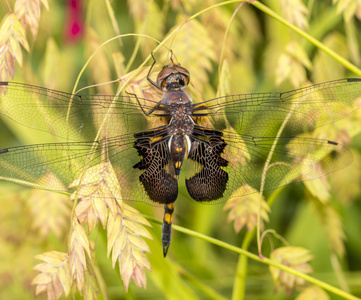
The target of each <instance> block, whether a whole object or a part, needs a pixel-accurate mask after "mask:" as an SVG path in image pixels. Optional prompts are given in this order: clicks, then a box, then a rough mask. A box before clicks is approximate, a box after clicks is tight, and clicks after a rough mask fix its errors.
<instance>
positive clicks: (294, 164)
mask: <svg viewBox="0 0 361 300" xmlns="http://www.w3.org/2000/svg"><path fill="white" fill-rule="evenodd" d="M154 64H155V61H154V63H153V65H152V68H153V66H154ZM152 68H151V69H152ZM150 72H151V71H149V73H148V76H147V79H148V81H149V82H150V83H151V84H152V85H154V86H155V87H156V88H157V89H159V90H161V91H162V92H163V97H162V98H161V99H160V101H154V100H150V99H143V98H139V97H137V96H136V95H133V94H127V95H123V96H114V95H90V96H87V95H78V94H75V95H72V94H69V93H64V92H59V91H55V90H50V89H46V88H41V87H36V86H32V85H27V84H21V83H14V82H2V83H0V84H1V85H0V91H1V92H2V95H1V96H0V114H1V115H2V116H3V117H8V118H10V119H12V120H14V121H16V122H18V123H20V124H22V125H25V126H27V127H30V128H34V129H37V130H41V131H46V132H50V133H51V134H52V135H54V136H55V137H57V138H58V139H63V140H62V141H61V142H59V143H48V144H35V145H27V146H19V147H11V148H5V149H2V150H0V167H1V168H0V178H1V179H5V180H6V179H8V180H9V179H10V180H11V179H14V178H15V179H17V180H18V181H17V182H20V183H23V184H26V183H27V182H31V183H35V184H36V185H37V186H38V187H39V188H44V189H51V190H53V191H60V192H67V193H73V192H74V189H76V187H74V185H72V184H71V183H72V182H73V181H74V180H76V179H77V178H79V177H80V175H81V174H82V173H83V172H84V170H88V169H90V168H92V167H94V166H97V165H98V164H101V163H104V162H105V161H106V162H110V163H111V165H112V167H113V168H114V171H115V173H116V177H117V178H116V181H117V182H111V185H112V186H113V185H114V184H118V183H119V185H120V187H121V195H122V200H131V201H144V202H148V203H150V204H162V205H164V210H165V212H164V219H163V233H162V242H163V253H164V256H165V255H166V254H167V251H168V248H169V245H170V234H171V224H172V214H173V211H174V203H175V201H176V199H177V196H178V181H180V182H184V181H185V186H186V188H187V191H188V194H189V196H190V197H191V198H192V199H194V200H195V201H197V202H206V203H214V202H221V201H224V200H226V199H228V198H230V197H238V196H243V195H246V194H249V193H253V192H254V191H255V190H257V189H258V190H259V189H260V186H261V182H262V185H263V190H272V189H277V188H279V187H280V186H283V185H285V184H288V183H289V182H291V181H297V180H298V181H301V180H310V179H315V178H319V177H321V176H323V175H325V174H327V173H330V172H333V171H336V170H339V169H341V168H343V167H345V166H347V165H348V164H350V163H351V161H352V154H351V152H350V151H349V150H348V149H347V148H346V147H345V146H344V145H343V144H342V143H340V142H339V141H338V140H337V138H334V139H335V140H336V141H332V140H327V139H316V138H314V137H312V135H311V134H312V133H314V130H315V129H316V128H318V127H320V126H323V125H326V124H331V123H333V122H335V121H336V120H339V119H342V118H344V117H345V116H347V115H349V114H350V113H351V112H352V111H354V110H357V109H359V108H360V106H361V79H341V80H336V81H331V82H325V83H321V84H316V85H312V86H309V87H305V88H301V89H297V90H293V91H288V92H284V93H276V92H272V93H254V94H239V95H232V96H224V97H219V98H215V99H211V100H208V101H204V102H200V103H193V102H192V100H191V99H190V97H189V96H188V95H187V94H186V93H185V92H184V89H185V88H186V86H187V85H188V84H189V81H190V74H189V72H188V71H187V70H186V69H185V68H183V67H181V66H180V65H177V64H174V63H173V62H172V63H170V64H169V65H167V66H165V67H164V68H163V69H162V70H161V71H160V72H159V74H158V77H157V80H156V82H154V81H152V80H151V79H150V77H149V74H150ZM181 169H182V172H181ZM52 174H55V175H56V177H55V176H54V175H52ZM182 174H184V175H182ZM265 174H266V175H265ZM180 176H181V177H180ZM182 176H184V178H183V177H182ZM114 181H115V179H114ZM78 196H82V195H81V194H80V195H78Z"/></svg>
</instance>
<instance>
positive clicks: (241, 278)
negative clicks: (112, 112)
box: [0, 0, 361, 299]
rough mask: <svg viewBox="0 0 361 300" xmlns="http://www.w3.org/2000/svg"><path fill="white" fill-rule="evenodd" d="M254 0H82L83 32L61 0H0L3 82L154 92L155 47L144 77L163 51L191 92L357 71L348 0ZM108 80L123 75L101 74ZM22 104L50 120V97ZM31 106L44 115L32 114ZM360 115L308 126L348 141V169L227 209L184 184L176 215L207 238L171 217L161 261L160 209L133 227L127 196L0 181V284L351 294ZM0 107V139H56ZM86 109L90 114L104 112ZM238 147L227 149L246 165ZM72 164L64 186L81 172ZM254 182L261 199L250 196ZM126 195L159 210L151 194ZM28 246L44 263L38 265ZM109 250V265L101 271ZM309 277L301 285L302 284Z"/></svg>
mask: <svg viewBox="0 0 361 300" xmlns="http://www.w3.org/2000/svg"><path fill="white" fill-rule="evenodd" d="M248 2H253V1H248ZM263 2H264V3H265V4H264V5H263V4H261V3H259V2H255V3H253V4H251V3H243V5H242V6H239V5H240V3H241V2H240V1H229V3H228V2H227V3H226V2H224V3H222V2H220V1H201V0H192V1H186V0H173V1H142V0H137V1H135V0H132V1H128V2H127V3H125V1H114V2H111V1H108V0H105V1H83V7H82V8H81V13H80V14H78V15H77V19H76V21H77V22H78V24H79V25H80V35H79V36H72V35H71V34H70V33H69V28H70V23H69V22H70V21H71V20H72V19H71V18H70V14H71V13H70V11H69V7H67V6H66V4H65V1H54V0H49V1H45V0H42V1H41V2H40V1H39V0H31V1H22V0H16V1H15V0H14V1H2V2H1V3H0V12H1V13H0V18H1V19H2V23H1V26H0V81H7V80H9V79H10V78H14V80H15V81H17V82H24V83H28V84H34V85H38V86H44V87H47V88H51V89H56V90H63V91H67V92H71V91H72V90H73V89H78V88H79V87H85V86H93V85H99V86H95V87H93V88H92V89H91V91H92V93H98V94H115V93H116V92H117V91H118V90H119V89H120V88H121V87H122V85H123V84H124V83H127V84H128V85H127V86H126V87H125V89H126V90H127V91H128V92H131V93H136V94H137V95H138V96H139V97H141V98H143V97H144V98H147V99H150V100H154V101H157V99H159V93H157V91H154V90H152V89H151V88H150V85H149V83H148V82H147V81H146V79H145V77H146V75H147V73H148V70H149V66H150V64H151V63H152V60H151V58H150V52H152V51H154V50H155V49H157V50H158V52H156V53H155V56H156V58H157V64H156V67H155V68H156V69H155V71H154V73H152V74H151V78H152V79H153V80H155V78H156V74H157V72H159V70H160V69H161V66H162V65H163V64H167V63H168V62H169V58H170V52H169V49H171V50H172V51H173V53H174V57H173V59H174V61H175V62H179V63H181V64H182V66H184V67H186V68H187V69H188V70H189V71H190V74H191V86H190V93H191V95H192V98H193V99H194V100H195V101H199V100H200V99H203V100H206V99H210V98H214V97H216V95H217V96H221V95H225V94H237V93H251V92H269V91H273V90H274V91H284V90H289V89H293V88H298V87H303V86H307V85H309V84H311V83H320V82H322V81H327V80H333V79H338V78H343V77H355V75H358V76H360V75H361V71H360V70H359V69H358V68H357V67H355V65H359V64H360V61H361V55H360V53H361V52H360V51H359V49H360V44H361V33H360V29H359V28H361V22H360V19H361V5H360V3H359V1H350V0H335V1H333V3H332V4H330V3H329V2H327V1H305V0H304V1H301V0H292V1H285V0H268V1H263ZM25 3H27V4H26V5H25ZM212 5H216V6H217V7H212ZM44 8H45V9H44ZM12 10H13V12H12ZM195 14H199V15H197V16H195ZM64 20H65V22H66V24H65V25H64ZM116 36H117V37H116ZM310 36H311V37H310ZM115 37H116V38H115ZM312 37H314V39H313V38H312ZM110 39H112V40H110ZM29 45H30V46H29ZM22 48H23V49H22ZM24 49H25V50H26V51H24ZM15 61H16V62H17V63H16V62H15ZM145 65H147V66H148V67H145ZM84 67H85V68H84ZM82 68H84V69H82ZM80 70H82V71H80ZM117 79H119V80H117ZM111 81H116V82H117V83H120V84H119V86H117V85H110V84H107V85H105V84H103V83H108V82H111ZM100 84H102V85H100ZM0 92H1V90H0ZM7 100H9V99H7ZM360 101H361V99H360ZM3 105H4V103H3V102H2V103H0V108H1V109H4V106H3ZM25 109H27V108H24V110H25ZM28 109H29V114H27V118H28V119H27V120H23V121H24V122H26V123H34V124H35V123H36V124H40V125H38V126H40V127H41V128H42V129H45V128H48V127H49V126H50V125H51V126H58V124H57V122H56V121H54V123H51V122H49V120H58V119H64V120H65V116H64V115H59V114H58V112H57V111H50V110H49V111H46V110H44V111H41V112H39V111H38V110H39V108H38V107H31V108H28ZM1 112H2V111H0V116H1ZM314 113H315V114H316V113H317V112H314ZM35 114H36V115H43V116H44V120H45V121H44V120H31V119H32V117H33V115H35ZM360 120H361V113H360V112H359V111H358V112H356V113H355V114H353V115H350V116H348V117H347V118H345V119H343V120H341V121H339V122H337V125H335V124H331V125H329V126H325V127H323V128H322V129H320V130H317V131H316V132H314V133H312V136H313V137H317V138H328V139H332V140H337V141H342V142H343V143H346V144H347V146H348V147H350V148H352V152H353V156H354V162H353V164H352V165H351V166H350V167H348V168H346V169H344V170H341V171H340V172H336V173H332V174H330V175H328V176H327V177H323V178H321V179H318V180H314V181H308V182H307V183H306V184H305V185H303V184H297V185H289V186H287V187H286V188H284V189H283V190H278V191H275V192H273V193H266V194H265V195H259V194H253V195H252V197H247V198H244V199H242V198H234V199H233V201H230V202H228V204H227V206H226V209H228V210H229V213H228V216H227V215H226V213H225V212H224V211H223V210H222V206H221V205H214V206H207V205H197V204H194V203H190V201H187V200H189V196H187V195H186V190H185V189H184V187H183V188H181V190H180V193H181V195H180V196H179V198H178V200H177V203H176V214H175V216H174V218H175V220H174V223H176V224H178V225H181V226H182V227H184V228H192V229H194V230H195V231H199V232H201V233H203V234H205V236H204V235H200V234H199V233H195V232H191V231H187V230H185V229H184V228H183V229H182V228H180V229H179V228H178V227H177V226H174V228H175V229H177V228H178V229H177V230H174V234H173V240H172V246H171V248H170V251H169V254H168V255H169V257H167V258H166V259H164V258H163V257H162V254H161V241H160V226H159V224H158V222H153V228H152V229H145V227H144V226H148V225H149V224H148V222H147V221H146V220H145V219H144V218H143V216H141V215H140V214H139V212H138V211H137V210H135V209H134V208H131V207H129V206H128V205H127V204H125V203H119V202H116V201H115V200H109V202H99V198H98V200H92V199H91V197H83V198H82V199H79V200H78V202H77V201H73V202H70V201H69V202H68V201H67V200H66V199H67V198H66V197H65V196H64V195H60V194H56V193H54V192H51V191H39V190H31V192H29V191H28V190H26V191H24V190H23V189H20V188H18V187H16V188H15V187H14V186H13V185H11V184H10V183H1V186H0V188H1V196H0V205H1V207H2V208H3V209H1V210H0V220H1V221H0V261H1V263H0V278H1V280H0V281H1V282H0V298H4V299H15V298H18V299H35V298H36V297H35V290H36V292H37V293H41V292H45V293H47V295H48V298H49V299H56V298H57V297H61V296H63V297H64V295H68V294H69V293H70V294H71V293H74V295H75V296H74V297H75V298H78V297H79V298H81V297H85V298H86V299H97V298H98V297H100V298H104V299H128V298H134V299H147V298H148V299H149V298H152V299H153V298H154V299H198V298H200V299H230V298H232V297H233V299H274V298H276V297H277V299H340V297H342V298H345V299H357V298H356V296H351V295H357V296H358V297H360V296H361V293H360V290H359V282H360V280H361V275H360V274H361V272H360V270H361V259H360V255H359V253H360V251H361V244H360V242H359V234H360V230H359V229H358V228H359V224H360V219H361V206H360V204H359V203H360V200H361V196H360V184H361V183H360V178H361V169H360V165H361V162H360V161H361V156H360V155H361V154H360V148H361V146H360V145H361V143H360V130H361V126H360ZM0 121H1V123H0V141H1V144H0V149H3V148H5V147H10V146H15V145H19V144H34V143H45V142H57V141H58V140H57V137H54V136H51V135H50V134H47V133H44V132H43V131H34V130H32V129H31V128H28V127H24V126H21V125H20V124H18V123H16V122H12V121H11V120H9V119H8V118H1V120H0ZM89 121H93V122H94V123H96V124H97V125H99V126H100V125H101V124H102V122H103V121H104V120H97V119H96V118H94V119H93V120H89ZM71 125H74V124H70V126H71ZM77 128H79V126H78V125H76V126H75V130H76V129H77ZM67 130H70V132H71V133H73V134H74V136H75V135H76V134H78V133H77V132H75V130H74V132H73V131H72V128H70V129H69V128H67ZM117 130H119V132H120V133H121V132H122V128H119V129H117ZM57 131H58V132H59V129H57ZM235 134H236V133H235ZM330 136H331V137H332V138H330ZM352 142H353V143H352ZM352 145H355V146H352ZM57 155H58V157H59V158H60V157H61V155H62V153H57ZM247 155H248V153H246V152H245V157H238V158H236V159H235V160H236V161H237V162H239V163H240V164H241V165H243V164H245V162H246V160H247ZM29 159H33V158H29ZM14 164H16V162H15V163H14ZM0 167H1V168H4V167H6V166H5V165H1V164H0ZM100 167H102V168H103V169H99V168H100ZM94 168H95V169H93V170H92V171H93V172H94V173H96V174H97V177H96V180H97V183H99V182H101V183H102V184H100V185H97V189H95V190H89V189H88V192H89V194H92V193H96V194H98V195H103V194H111V195H115V196H116V195H118V194H119V193H120V192H119V189H120V188H121V187H120V188H119V187H118V186H116V185H114V182H115V180H114V179H112V178H114V177H115V175H114V171H113V170H112V167H111V166H108V165H106V164H104V165H96V166H95V167H94ZM18 171H19V172H21V170H18ZM299 175H300V176H301V175H302V174H299ZM46 176H51V175H49V174H47V175H46ZM83 176H84V177H82V178H78V179H77V180H76V181H74V182H73V185H74V186H77V185H79V183H80V182H86V183H88V181H87V180H88V178H87V176H86V174H85V175H83ZM92 179H94V176H92ZM292 179H294V178H292ZM54 180H55V179H54ZM30 181H31V178H29V182H30ZM266 182H267V174H266ZM110 183H111V184H110ZM91 184H93V185H94V183H93V182H92V183H91ZM58 185H59V186H60V183H59V184H58ZM261 196H262V197H264V199H265V200H266V201H267V203H266V202H264V201H262V204H261V206H259V205H258V204H259V202H257V201H260V199H263V198H262V197H261ZM74 198H76V197H75V195H73V199H74ZM108 199H110V198H108ZM72 206H73V209H71V207H72ZM135 206H136V208H137V209H138V210H139V211H141V212H144V213H146V214H147V215H152V216H156V218H157V219H160V218H161V213H162V210H161V209H160V208H158V207H150V206H147V205H143V204H139V205H138V204H135ZM269 207H270V210H271V212H270V211H269ZM257 215H258V217H259V222H258V223H257ZM151 220H153V219H151ZM227 220H229V221H232V222H234V225H233V226H232V225H231V224H229V222H227ZM153 221H154V220H153ZM268 221H269V223H266V222H268ZM256 225H258V226H260V225H261V228H264V229H269V228H271V229H273V230H274V231H275V232H277V233H278V234H280V235H282V237H283V238H279V239H277V237H278V235H277V234H275V235H273V236H270V235H268V234H267V235H266V237H269V238H270V239H269V240H268V239H264V237H263V238H262V245H257V241H256V238H255V229H254V228H255V227H256ZM103 228H105V230H107V231H105V230H104V229H103ZM242 228H243V229H242ZM234 229H235V231H237V233H235V232H234ZM148 230H149V231H150V232H151V234H152V236H153V238H154V240H151V239H150V238H151V236H150V234H149V233H148ZM90 233H91V234H90ZM144 237H145V238H147V239H146V240H144V239H143V238H144ZM210 237H214V238H215V240H214V239H211V238H210ZM198 238H199V239H198ZM284 240H287V242H288V243H290V245H284V244H283V243H284ZM217 241H218V242H217ZM221 241H223V242H228V243H229V244H226V243H222V242H221ZM268 241H269V242H268ZM211 243H215V244H217V245H218V246H213V245H212V244H211ZM230 244H232V245H235V246H236V247H232V246H231V245H230ZM257 246H262V254H260V255H263V256H264V257H270V258H271V259H272V260H270V259H267V258H266V259H264V260H261V259H259V258H258V257H257V256H255V255H254V254H252V253H255V252H256V251H257V250H256V249H257ZM248 249H250V250H249V252H248ZM150 252H151V254H150ZM233 252H236V253H238V255H235V254H233ZM41 253H42V254H41ZM240 253H241V254H240ZM110 255H111V256H112V257H111V258H109V259H107V257H109V256H110ZM34 257H35V258H37V259H40V260H42V261H43V262H42V263H41V264H38V265H36V263H35V262H34V260H33V258H34ZM245 257H248V259H246V258H245ZM311 257H313V259H312V260H311V261H309V260H310V259H311ZM148 260H149V261H148ZM116 264H118V265H119V268H115V270H113V269H112V267H114V266H115V265H116ZM281 264H282V265H283V266H282V265H281ZM35 265H36V267H35V270H36V271H35V270H32V269H33V268H34V266H35ZM237 265H238V266H237ZM268 265H271V267H270V270H271V272H269V266H268ZM285 266H288V267H289V268H288V269H287V267H285ZM290 268H291V269H292V270H290ZM150 269H152V272H149V271H148V270H150ZM312 270H313V272H312ZM291 271H293V273H292V275H291V274H289V273H287V272H291ZM301 273H307V274H309V275H310V276H307V275H304V274H303V275H302V274H301ZM311 276H314V277H316V278H319V279H320V280H316V279H314V277H311ZM120 278H121V279H122V280H121V279H120ZM272 279H273V281H272ZM31 282H32V283H33V285H31V284H30V283H31ZM309 282H311V283H312V284H313V285H311V286H308V287H307V288H305V286H306V284H307V283H309ZM122 283H123V284H124V287H123V285H122ZM139 286H140V287H144V288H145V287H146V290H143V289H140V288H139ZM275 286H276V288H277V289H278V290H280V291H279V292H277V294H275V289H274V287H275ZM75 287H77V289H78V291H77V292H75ZM326 290H327V292H328V293H326V292H325V291H326ZM126 292H127V293H126ZM79 293H80V294H81V296H80V294H79ZM335 295H338V296H335ZM70 297H71V296H70ZM312 297H313V298H312ZM352 297H353V298H352Z"/></svg>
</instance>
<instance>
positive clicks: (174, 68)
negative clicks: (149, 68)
mask: <svg viewBox="0 0 361 300" xmlns="http://www.w3.org/2000/svg"><path fill="white" fill-rule="evenodd" d="M189 80H190V74H189V72H188V70H187V69H185V68H183V67H181V66H180V65H176V64H169V65H166V66H164V67H163V70H162V71H160V72H159V74H158V76H157V85H158V87H159V88H160V89H161V90H162V91H171V90H179V89H184V88H185V87H186V86H187V85H188V84H189Z"/></svg>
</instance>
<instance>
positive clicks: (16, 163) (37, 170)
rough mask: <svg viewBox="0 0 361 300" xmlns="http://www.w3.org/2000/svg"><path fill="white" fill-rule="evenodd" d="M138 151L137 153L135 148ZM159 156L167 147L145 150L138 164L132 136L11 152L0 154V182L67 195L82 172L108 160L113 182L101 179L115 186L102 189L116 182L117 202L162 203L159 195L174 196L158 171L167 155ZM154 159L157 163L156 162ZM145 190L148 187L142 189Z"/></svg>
mask: <svg viewBox="0 0 361 300" xmlns="http://www.w3.org/2000/svg"><path fill="white" fill-rule="evenodd" d="M138 148H140V146H139V145H138ZM140 151H143V153H142V155H144V156H146V155H145V154H144V152H145V151H146V150H144V148H143V150H140ZM161 151H162V152H164V151H167V141H164V142H163V143H158V144H157V145H156V146H154V147H151V148H150V149H149V152H150V153H151V155H152V157H148V158H146V159H144V160H141V158H140V157H139V156H138V153H137V150H136V149H135V148H134V136H133V135H132V134H126V135H120V136H117V137H114V138H109V139H105V140H99V141H98V142H72V143H51V144H40V145H28V146H20V147H12V148H7V149H3V150H1V151H0V178H3V179H4V178H8V179H14V178H15V179H16V182H17V183H22V184H25V185H26V184H28V185H30V184H31V186H32V187H39V188H45V189H50V190H53V191H59V192H65V193H69V194H70V193H73V192H74V191H75V189H76V188H77V186H76V185H75V186H74V187H69V186H70V185H71V184H72V183H73V181H74V180H76V179H79V178H80V177H81V175H82V172H83V171H84V170H89V169H91V168H92V167H94V166H97V165H98V164H101V163H103V162H104V161H106V160H109V161H110V163H111V164H112V166H113V169H114V171H115V174H116V175H117V178H116V179H115V178H114V179H111V178H109V177H107V180H114V181H115V180H117V182H108V185H109V186H117V185H118V182H119V186H120V188H121V195H122V200H129V201H144V202H147V203H150V204H154V203H165V202H167V199H163V198H161V197H159V195H160V194H165V195H166V196H167V195H169V194H171V193H173V194H175V196H176V195H177V193H178V186H177V182H176V180H175V179H174V178H173V177H171V176H170V175H169V174H168V173H166V172H165V169H164V166H165V165H166V164H167V163H168V161H169V155H166V156H164V157H162V156H161V155H160V152H161ZM156 159H158V160H159V159H160V160H161V161H156ZM144 161H150V162H151V166H150V167H149V169H147V170H145V168H144V167H147V163H145V162H144ZM144 171H146V172H144ZM54 174H55V176H56V177H55V176H54ZM87 176H88V178H89V177H90V180H89V179H88V181H90V182H93V181H92V180H91V176H92V174H88V175H87ZM95 178H99V174H94V182H96V179H95ZM104 178H105V176H104ZM141 182H142V183H141ZM152 184H153V185H152ZM149 185H151V186H150V187H148V186H149ZM170 187H172V188H173V189H171V188H170ZM78 195H79V196H87V195H81V194H78ZM152 195H153V196H152ZM150 199H152V200H150ZM173 201H174V200H173Z"/></svg>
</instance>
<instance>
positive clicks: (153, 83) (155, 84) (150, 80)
mask: <svg viewBox="0 0 361 300" xmlns="http://www.w3.org/2000/svg"><path fill="white" fill-rule="evenodd" d="M151 55H152V58H153V64H152V66H151V67H150V69H149V72H148V75H147V80H148V81H149V82H150V83H151V84H152V85H154V86H155V87H156V88H157V89H158V90H162V89H161V88H159V86H158V85H157V83H156V82H154V81H153V80H152V79H150V77H149V75H150V73H151V72H152V69H153V67H154V65H155V63H156V60H155V57H154V54H153V52H151Z"/></svg>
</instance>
